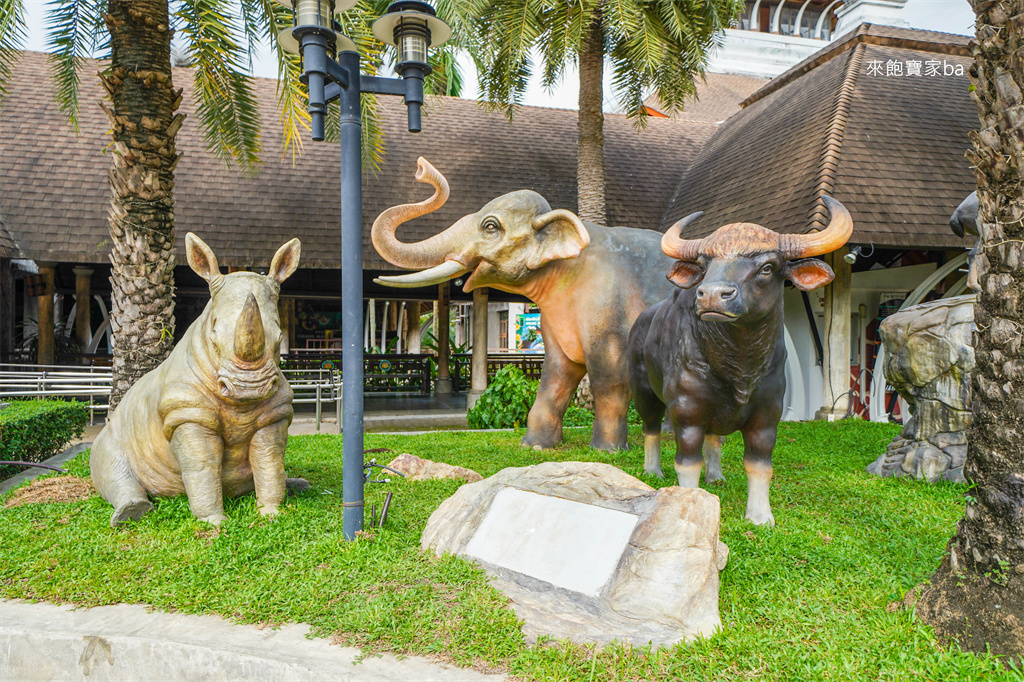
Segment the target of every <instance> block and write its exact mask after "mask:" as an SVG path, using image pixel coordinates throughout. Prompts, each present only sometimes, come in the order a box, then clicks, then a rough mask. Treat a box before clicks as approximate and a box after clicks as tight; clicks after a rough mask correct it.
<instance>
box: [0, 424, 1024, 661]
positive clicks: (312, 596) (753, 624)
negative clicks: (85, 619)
mask: <svg viewBox="0 0 1024 682" xmlns="http://www.w3.org/2000/svg"><path fill="white" fill-rule="evenodd" d="M895 433H896V428H895V427H892V426H889V425H880V424H869V423H865V422H861V421H857V422H854V421H849V422H837V423H821V422H818V423H802V424H783V425H782V426H781V427H780V432H779V442H778V446H777V447H776V450H775V479H774V481H773V482H772V508H773V511H774V513H775V519H776V521H777V523H778V525H777V526H776V527H775V528H755V527H753V526H751V525H750V524H749V523H748V522H746V521H744V520H743V511H744V508H745V500H746V482H745V479H744V476H743V468H742V461H741V452H742V445H741V442H740V438H739V437H733V438H730V439H729V442H728V443H727V445H726V448H725V453H724V456H723V468H724V471H725V475H726V478H727V479H728V483H727V484H726V485H725V486H713V487H711V490H712V491H713V492H714V493H715V494H717V495H719V497H720V498H721V500H722V534H721V537H722V540H723V541H724V542H725V543H726V544H728V545H729V547H730V548H731V550H732V551H731V554H730V556H729V565H728V566H727V567H726V569H725V571H723V573H722V582H721V598H720V604H721V617H722V624H723V628H724V629H723V631H722V632H720V633H719V634H717V635H716V636H714V637H712V638H711V639H708V640H702V641H699V642H696V643H693V644H689V645H679V646H676V647H673V648H671V649H662V650H658V651H654V652H651V651H648V650H642V649H630V648H628V647H620V646H609V647H606V648H605V649H604V650H603V651H601V652H600V653H598V654H597V655H595V654H594V652H593V651H592V650H591V649H589V648H587V647H581V646H575V645H568V644H558V643H555V642H548V643H546V644H547V645H545V646H539V647H527V646H526V645H525V643H524V640H523V636H522V634H521V632H520V631H519V628H518V624H517V621H516V617H515V614H514V613H513V611H512V610H511V609H510V608H509V607H508V604H507V600H506V599H504V598H503V597H502V595H501V594H500V593H499V592H497V591H496V590H494V589H493V588H491V587H489V586H488V584H487V580H486V578H485V576H484V575H483V573H482V572H481V571H480V570H479V569H477V568H475V567H474V566H473V565H472V564H470V563H468V562H466V561H463V560H462V559H458V558H454V557H450V556H449V557H444V558H435V557H433V556H432V555H428V554H424V553H421V552H420V550H419V537H420V533H421V532H422V530H423V527H424V525H425V523H426V520H427V517H428V516H429V515H430V513H431V512H432V511H433V510H434V509H435V508H436V507H437V506H438V505H439V504H440V503H441V501H442V500H444V499H445V498H446V497H448V496H449V495H451V494H452V493H453V492H454V491H455V489H456V488H457V487H458V485H459V483H457V482H451V481H425V482H414V481H402V480H398V481H395V482H392V483H388V484H376V485H374V486H368V487H367V493H366V495H367V506H369V503H371V502H375V503H376V504H377V508H378V509H380V505H381V502H382V501H383V497H384V494H385V492H386V491H388V490H393V491H394V493H395V496H394V503H393V506H392V510H391V513H390V515H389V517H388V521H387V524H386V526H385V527H384V528H383V529H379V530H375V531H374V532H373V533H372V534H370V535H369V536H368V537H365V538H362V539H360V540H358V541H356V542H352V543H345V542H343V541H342V513H341V511H342V506H341V438H340V437H339V436H327V435H319V436H298V437H294V438H292V439H290V441H289V444H288V445H289V446H288V453H287V461H286V464H287V467H288V472H289V475H292V476H302V477H305V478H307V479H308V480H309V481H310V482H311V483H312V484H313V487H312V489H311V490H309V491H307V492H305V493H303V494H302V495H299V496H298V497H295V498H290V499H289V501H288V503H287V506H286V510H285V511H284V512H283V513H282V514H281V515H279V516H278V517H277V518H276V519H273V520H266V519H263V518H261V517H260V516H259V515H258V514H257V513H256V507H255V499H254V498H253V497H252V496H247V497H245V498H243V499H241V500H236V501H231V502H229V503H228V505H227V510H226V511H227V514H228V517H229V521H227V522H226V523H225V524H223V526H222V527H221V528H220V529H218V530H214V529H212V528H211V527H209V526H207V525H206V524H203V523H201V522H199V521H196V520H195V519H194V518H193V517H192V516H191V514H190V513H189V510H188V503H187V500H186V499H185V498H183V497H181V498H176V499H167V500H161V501H160V502H159V503H158V504H157V508H156V511H155V512H154V513H152V514H150V515H148V516H146V517H145V518H143V519H142V520H141V521H139V522H137V523H133V524H130V525H129V526H128V527H124V528H121V529H118V530H111V528H110V527H109V525H108V521H109V518H110V513H111V511H112V509H111V507H110V506H109V505H108V504H107V503H105V502H104V501H103V500H102V499H100V498H99V497H93V498H91V499H88V500H85V501H81V502H73V503H62V504H57V503H54V504H33V505H25V506H21V507H15V508H10V509H5V508H0V594H2V595H3V596H4V597H8V598H27V599H41V600H47V601H56V602H72V603H75V604H82V605H89V606H91V605H99V604H113V603H118V602H127V603H142V604H152V605H153V606H155V607H157V608H159V609H167V610H171V609H173V610H176V611H180V612H186V613H213V614H221V615H224V616H228V617H230V618H233V619H235V620H237V621H239V622H247V623H255V622H260V623H268V624H277V623H286V622H303V623H308V624H310V625H311V626H312V627H313V630H314V632H315V633H316V634H318V635H323V636H330V635H333V636H334V637H335V640H336V641H340V642H345V643H349V644H354V645H358V646H362V647H364V649H366V650H368V651H393V652H399V653H408V654H418V655H427V656H433V657H436V658H440V659H444V660H448V661H452V662H455V663H457V664H459V665H476V666H478V667H481V668H490V669H496V670H502V671H504V672H507V673H509V674H511V675H515V676H520V677H522V678H525V679H537V680H619V679H627V680H691V679H692V680H713V679H714V680H737V679H756V680H801V681H802V680H905V679H908V680H909V679H914V680H972V679H982V678H984V679H989V680H994V679H1021V675H1020V673H1017V672H1014V671H1005V670H1003V668H1002V667H1001V665H1000V664H999V663H998V662H997V661H996V660H995V659H993V658H991V657H988V658H984V657H976V656H974V655H971V654H966V653H962V652H960V651H958V650H957V649H955V648H954V649H952V650H950V649H944V648H940V647H939V646H937V645H936V644H935V641H934V638H933V636H932V633H931V631H930V630H929V629H928V628H927V627H925V626H924V625H922V624H921V623H919V622H918V621H916V620H915V619H914V617H913V615H912V612H911V611H908V610H902V609H899V608H897V604H896V603H897V602H900V600H901V599H902V598H903V596H904V594H905V593H906V592H907V591H908V590H910V589H911V588H912V587H914V586H915V585H917V584H918V583H920V582H922V581H923V580H925V579H927V578H928V576H929V575H930V574H931V573H932V571H933V570H934V569H935V567H936V566H937V565H938V563H939V560H940V558H941V556H942V554H943V549H944V546H945V543H946V541H947V540H948V539H949V537H950V536H951V534H952V532H953V528H954V526H955V523H956V521H957V519H959V518H960V516H961V515H962V511H963V501H962V495H963V493H964V490H965V488H964V486H961V485H952V484H948V483H944V484H941V485H935V486H930V485H927V484H925V483H921V482H915V481H906V480H893V479H887V480H883V479H879V478H875V477H873V476H870V475H868V474H867V473H866V472H865V471H864V467H865V466H866V465H867V464H868V463H870V462H871V461H872V460H873V459H874V458H875V457H876V456H877V455H878V454H879V453H881V452H882V451H883V450H884V449H885V445H886V443H887V442H888V441H889V440H890V439H891V438H892V436H893V435H894V434H895ZM521 435H522V433H521V432H495V433H457V432H453V433H440V434H432V435H428V436H391V435H386V434H379V435H370V436H368V437H367V439H366V440H367V447H386V448H391V449H393V450H395V451H396V454H397V453H399V452H410V453H412V454H415V455H419V456H421V457H426V458H429V459H433V460H439V461H445V462H448V463H451V464H458V465H462V466H466V467H469V468H471V469H475V470H476V471H479V472H480V473H481V474H483V475H484V476H485V477H486V476H489V475H491V474H494V473H495V472H497V471H499V470H500V469H503V468H505V467H510V466H524V465H529V464H535V463H538V462H541V461H547V460H583V461H600V462H608V463H610V464H613V465H615V466H618V467H620V468H622V469H623V470H625V471H626V472H627V473H630V474H632V475H634V476H638V477H639V478H641V479H643V480H645V481H646V482H648V483H650V484H651V485H653V486H656V487H660V486H664V485H668V484H669V483H670V482H671V481H672V478H665V479H664V480H659V479H654V478H651V477H648V476H646V475H644V474H643V465H642V463H643V454H642V449H641V445H640V435H639V433H638V432H636V431H635V430H634V431H632V432H631V434H630V441H631V442H632V443H634V447H633V448H632V449H631V450H630V451H629V452H626V453H619V454H614V455H611V454H607V453H603V452H598V451H595V450H591V449H590V448H588V447H587V441H588V440H589V437H590V432H589V429H573V430H568V431H567V439H566V442H565V443H564V444H563V445H562V446H561V447H559V448H558V449H556V450H553V451H546V452H535V451H532V450H526V449H524V448H522V447H520V446H519V439H520V437H521ZM673 451H674V447H673V446H672V444H671V442H670V440H669V439H666V440H665V442H664V445H663V457H662V461H663V463H664V465H665V473H666V475H667V476H672V477H673V478H674V475H673V473H672V469H671V462H672V452H673ZM373 456H376V457H377V458H378V461H379V462H383V463H387V461H388V460H389V459H390V457H391V456H392V455H390V454H377V455H373ZM70 468H71V470H72V473H76V474H79V475H88V460H87V457H86V456H85V455H83V456H80V457H78V458H77V459H75V460H73V462H72V463H71V465H70Z"/></svg>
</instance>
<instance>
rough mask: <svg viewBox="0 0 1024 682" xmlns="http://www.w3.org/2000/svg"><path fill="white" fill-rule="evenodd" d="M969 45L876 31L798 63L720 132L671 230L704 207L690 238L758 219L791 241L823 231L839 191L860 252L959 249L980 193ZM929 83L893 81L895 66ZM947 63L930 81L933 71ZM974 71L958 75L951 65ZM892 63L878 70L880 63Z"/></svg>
mask: <svg viewBox="0 0 1024 682" xmlns="http://www.w3.org/2000/svg"><path fill="white" fill-rule="evenodd" d="M968 40H969V39H968V38H967V37H964V36H953V35H950V34H945V33H935V32H931V31H919V30H908V29H899V28H893V27H888V26H872V25H869V24H864V25H862V26H860V27H859V28H858V29H857V30H856V31H854V32H853V33H851V34H850V35H849V36H847V37H846V38H845V39H843V40H841V41H839V42H838V43H836V44H834V45H829V46H828V47H826V48H825V49H823V50H822V51H820V52H819V53H817V54H815V55H812V56H811V57H809V58H808V59H806V60H805V61H804V62H802V63H800V64H798V65H796V66H794V67H793V68H791V69H790V70H789V71H787V72H786V73H784V74H782V75H780V76H779V77H778V78H775V79H773V80H772V81H770V82H769V83H768V84H767V85H766V86H765V87H763V88H761V89H760V90H759V91H757V92H755V93H754V94H753V95H751V96H750V97H749V98H748V99H747V100H746V101H745V102H743V109H742V110H741V111H740V112H739V113H738V114H736V115H734V116H732V117H731V118H729V119H728V121H726V122H725V123H724V124H723V125H721V126H719V128H718V130H717V131H716V132H715V134H714V136H712V138H711V139H710V140H709V141H708V142H707V144H706V145H705V146H704V148H703V149H702V150H701V152H700V154H699V155H698V157H697V159H696V160H694V162H693V164H692V165H691V166H690V168H689V170H687V172H686V173H685V174H684V176H683V178H682V181H681V182H680V184H679V186H678V187H677V188H676V192H675V195H674V197H673V199H672V201H671V203H670V205H669V208H668V210H667V211H666V212H665V215H664V217H663V219H662V229H666V228H668V226H669V225H671V224H672V223H673V222H675V221H676V220H678V219H679V218H681V217H683V216H685V215H688V214H689V213H692V212H694V211H698V210H703V211H704V212H705V216H704V217H703V218H701V219H700V220H699V221H697V222H696V223H695V224H694V225H692V226H691V227H690V228H689V230H688V231H687V236H689V237H692V238H696V237H702V236H705V235H707V234H709V233H710V232H712V231H713V230H715V229H716V228H717V227H719V226H721V225H724V224H727V223H731V222H744V221H752V222H757V223H760V224H763V225H765V226H766V227H770V228H772V229H775V230H778V231H780V232H784V233H787V232H788V233H803V232H807V231H808V230H810V229H812V228H820V227H821V226H822V225H823V224H824V223H823V221H824V220H826V219H827V218H826V217H825V212H824V210H823V208H822V207H821V205H820V201H818V200H817V199H818V197H819V196H820V195H821V194H830V195H831V196H834V197H835V198H837V199H839V200H840V201H841V202H843V204H844V205H846V207H847V208H848V209H850V212H851V213H852V215H853V219H854V224H855V230H854V234H853V237H852V238H851V240H850V241H851V242H852V243H862V244H866V243H871V244H876V245H878V246H882V247H897V248H955V247H961V246H965V245H966V244H967V242H966V241H964V240H961V239H959V238H957V237H956V236H955V235H954V234H953V233H952V232H951V231H950V229H949V226H948V223H947V221H948V218H949V215H950V213H952V211H953V209H955V208H956V206H957V205H958V204H959V203H960V202H961V201H962V200H963V198H964V197H965V196H967V195H968V194H969V193H970V192H971V191H972V190H973V189H974V186H975V181H974V178H973V176H972V174H971V170H970V166H969V164H968V161H967V159H966V158H965V157H964V152H965V151H966V150H967V149H968V147H969V145H970V142H969V140H968V132H969V131H971V130H975V129H977V127H978V114H977V110H976V109H975V107H974V104H973V103H972V102H971V99H970V96H969V94H968V86H969V84H970V83H969V79H968V77H967V76H966V70H967V68H968V67H969V66H970V64H971V58H970V56H969V52H968V51H967V47H966V45H967V42H968ZM908 60H911V61H917V62H921V65H922V75H920V76H917V75H914V76H910V75H904V76H895V75H891V76H887V75H886V64H887V63H888V62H889V61H893V62H897V63H900V64H901V65H902V66H903V67H904V70H905V69H906V62H907V61H908ZM934 60H937V61H938V62H939V63H940V74H939V75H927V66H926V65H927V62H929V61H934ZM943 60H945V64H948V65H951V66H953V67H954V68H953V70H954V72H955V70H956V68H955V67H957V66H959V67H962V74H963V75H959V76H957V75H946V74H945V66H942V62H943ZM876 63H880V64H881V72H880V73H875V72H874V70H873V68H872V67H873V65H875V64H876Z"/></svg>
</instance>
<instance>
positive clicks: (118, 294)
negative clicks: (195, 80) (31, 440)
mask: <svg viewBox="0 0 1024 682" xmlns="http://www.w3.org/2000/svg"><path fill="white" fill-rule="evenodd" d="M106 22H107V27H108V29H109V30H110V42H111V64H110V70H109V71H108V72H107V73H106V74H104V75H102V76H101V79H102V81H103V85H104V87H105V88H106V90H107V93H108V94H109V95H110V101H111V105H112V107H111V109H107V108H106V107H104V110H105V111H106V113H107V117H108V118H109V119H110V126H111V130H112V133H111V134H112V137H113V145H112V150H111V151H112V157H113V161H114V166H113V168H112V169H111V170H110V172H109V180H110V189H111V192H112V193H113V198H112V199H111V207H110V239H111V243H112V253H111V257H110V261H111V264H112V269H111V286H112V288H113V294H112V298H113V301H112V303H113V305H112V310H111V313H110V323H111V329H112V330H113V334H114V366H113V374H114V384H113V391H112V393H111V396H110V407H111V409H113V408H114V407H115V406H116V405H117V403H118V402H120V400H121V397H122V396H123V395H124V394H125V392H126V391H127V390H128V389H129V388H130V387H131V385H132V384H133V383H135V381H136V380H137V379H138V378H139V377H141V376H142V375H143V374H145V373H146V372H148V371H150V370H151V369H153V368H155V367H156V366H157V365H158V364H160V362H161V361H162V360H163V359H164V358H165V357H167V354H168V353H170V350H171V346H172V343H173V339H174V299H173V298H172V295H173V292H174V204H173V199H172V192H173V190H174V166H175V165H176V164H177V161H178V154H177V152H176V150H175V144H174V138H175V135H176V134H177V132H178V129H179V128H180V127H181V123H182V121H183V120H184V116H183V115H181V114H179V115H177V116H176V115H175V113H174V112H175V110H176V109H177V108H178V105H179V104H180V103H181V90H175V89H174V86H173V85H172V83H171V35H172V34H173V31H172V30H171V29H170V27H169V17H168V0H110V4H109V7H108V14H107V17H106Z"/></svg>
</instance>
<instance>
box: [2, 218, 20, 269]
mask: <svg viewBox="0 0 1024 682" xmlns="http://www.w3.org/2000/svg"><path fill="white" fill-rule="evenodd" d="M20 257H21V252H20V251H19V250H18V245H17V244H15V243H14V240H13V239H12V238H11V235H10V234H8V232H7V228H6V227H4V214H3V212H2V211H0V258H20Z"/></svg>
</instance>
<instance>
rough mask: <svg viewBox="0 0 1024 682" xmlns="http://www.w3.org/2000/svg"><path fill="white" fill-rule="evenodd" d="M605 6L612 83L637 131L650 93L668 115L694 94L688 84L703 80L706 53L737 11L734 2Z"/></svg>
mask: <svg viewBox="0 0 1024 682" xmlns="http://www.w3.org/2000/svg"><path fill="white" fill-rule="evenodd" d="M606 5H607V6H611V7H612V9H613V10H614V11H608V8H607V7H606V10H605V14H604V21H605V35H606V36H607V41H608V47H607V48H606V49H607V53H608V55H609V56H610V58H611V62H612V73H613V76H612V82H613V85H614V87H615V90H616V92H617V94H618V99H619V103H620V104H621V105H622V106H623V109H624V110H625V112H626V115H627V116H629V118H630V119H632V121H633V125H634V126H635V127H637V128H643V127H645V126H646V123H647V109H646V107H644V99H645V98H646V97H647V96H648V95H650V94H651V93H652V92H654V93H656V94H657V95H658V98H659V99H660V100H661V102H662V104H663V105H664V106H665V108H666V110H667V112H668V113H671V112H673V111H676V110H679V109H682V108H683V106H684V104H685V102H686V101H687V100H689V99H693V98H694V97H695V96H696V92H697V90H696V85H695V84H694V80H695V79H696V78H703V77H704V69H705V67H706V66H707V60H708V55H709V53H710V52H711V50H712V49H713V48H714V47H715V46H716V45H717V44H718V41H719V40H720V39H721V36H722V31H723V30H724V29H725V28H726V27H728V26H729V24H730V22H731V21H732V20H733V19H734V18H735V17H736V16H737V14H738V13H739V11H740V10H741V9H742V2H739V1H738V0H653V1H651V2H634V1H631V0H612V1H611V2H606ZM627 5H631V6H632V7H628V6H627ZM620 20H621V21H622V22H623V23H622V24H621V25H620V24H619V23H618V22H619V21H620Z"/></svg>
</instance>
